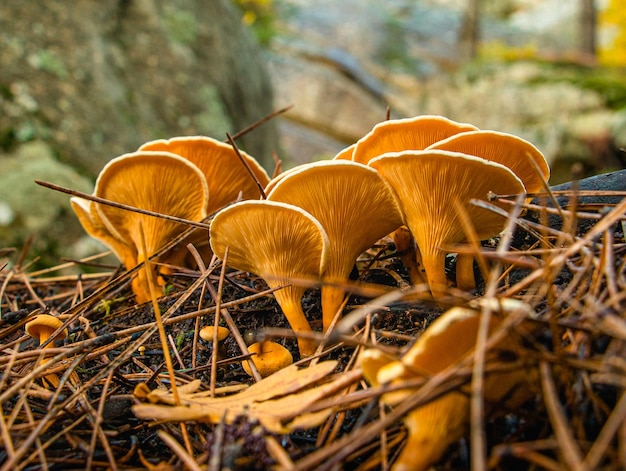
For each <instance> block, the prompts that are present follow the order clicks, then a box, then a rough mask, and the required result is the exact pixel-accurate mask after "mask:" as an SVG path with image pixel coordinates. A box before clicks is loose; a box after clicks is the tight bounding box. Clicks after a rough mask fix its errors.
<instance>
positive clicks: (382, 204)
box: [267, 160, 402, 279]
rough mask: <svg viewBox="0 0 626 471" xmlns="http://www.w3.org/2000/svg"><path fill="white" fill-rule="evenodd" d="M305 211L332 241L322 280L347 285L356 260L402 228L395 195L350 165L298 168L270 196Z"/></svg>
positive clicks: (362, 168)
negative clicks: (343, 281)
mask: <svg viewBox="0 0 626 471" xmlns="http://www.w3.org/2000/svg"><path fill="white" fill-rule="evenodd" d="M267 199H268V201H280V202H283V203H287V204H291V205H294V206H297V207H299V208H302V209H304V210H305V211H306V212H307V213H309V214H311V215H312V216H313V217H314V218H315V219H317V220H318V221H319V222H320V224H321V225H322V227H323V228H324V230H325V231H326V234H327V235H328V239H329V262H328V265H327V267H326V270H325V272H324V273H323V274H325V275H328V276H330V277H331V278H332V277H338V278H339V279H346V278H347V277H348V275H349V274H350V271H351V269H352V266H353V265H354V262H355V260H356V258H357V257H358V256H359V255H360V254H361V253H363V252H364V251H365V250H367V249H368V248H370V247H371V246H372V245H373V244H374V243H375V242H376V241H377V240H379V239H380V238H382V237H384V236H386V235H387V234H389V233H390V232H392V231H393V230H395V229H397V228H398V227H400V226H401V225H402V215H401V213H400V208H399V207H398V203H397V202H396V200H395V196H394V193H393V190H392V189H391V188H390V186H389V185H388V184H387V183H386V182H385V181H384V180H383V179H382V178H381V176H380V175H379V174H378V172H377V171H376V170H374V169H373V168H371V167H368V166H366V165H362V164H359V163H357V162H351V161H349V160H323V161H319V162H313V163H310V164H304V165H300V166H298V167H295V168H294V169H292V171H290V172H289V173H287V174H286V175H285V176H284V177H283V178H282V179H280V180H279V181H278V182H277V183H276V184H275V185H274V186H273V188H272V189H271V191H270V192H269V193H268V195H267Z"/></svg>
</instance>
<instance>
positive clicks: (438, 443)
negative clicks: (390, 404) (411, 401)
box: [392, 392, 469, 471]
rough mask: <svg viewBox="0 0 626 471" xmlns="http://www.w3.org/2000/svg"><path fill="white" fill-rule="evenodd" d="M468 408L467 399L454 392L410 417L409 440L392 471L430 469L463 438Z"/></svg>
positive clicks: (408, 426)
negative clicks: (449, 448)
mask: <svg viewBox="0 0 626 471" xmlns="http://www.w3.org/2000/svg"><path fill="white" fill-rule="evenodd" d="M468 408H469V401H468V399H467V397H466V396H464V395H463V394H460V393H454V392H453V393H449V394H446V395H445V396H443V397H441V398H439V399H436V400H434V401H433V402H429V403H428V404H425V405H423V406H421V407H419V408H417V409H415V410H414V411H412V412H411V413H409V414H408V415H407V416H406V417H405V419H404V424H405V425H406V426H407V428H408V431H409V436H408V438H407V441H406V444H405V445H404V448H403V449H402V452H401V453H400V456H399V457H398V459H397V460H396V462H395V463H394V465H393V467H392V471H409V470H412V471H421V470H427V469H429V467H430V466H431V465H432V464H433V463H435V462H436V461H437V460H438V459H439V458H440V457H441V456H442V455H443V453H444V452H445V450H446V448H448V446H449V445H450V444H451V443H453V442H454V441H456V440H459V439H460V438H461V437H462V436H463V432H464V430H465V422H466V420H467V409H468Z"/></svg>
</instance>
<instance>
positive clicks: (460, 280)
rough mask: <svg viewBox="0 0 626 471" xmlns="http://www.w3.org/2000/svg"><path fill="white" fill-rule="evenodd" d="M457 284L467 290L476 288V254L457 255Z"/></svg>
mask: <svg viewBox="0 0 626 471" xmlns="http://www.w3.org/2000/svg"><path fill="white" fill-rule="evenodd" d="M456 286H457V288H459V289H462V290H465V291H473V290H475V289H476V278H475V277H474V256H473V255H472V254H461V253H460V254H458V255H457V257H456Z"/></svg>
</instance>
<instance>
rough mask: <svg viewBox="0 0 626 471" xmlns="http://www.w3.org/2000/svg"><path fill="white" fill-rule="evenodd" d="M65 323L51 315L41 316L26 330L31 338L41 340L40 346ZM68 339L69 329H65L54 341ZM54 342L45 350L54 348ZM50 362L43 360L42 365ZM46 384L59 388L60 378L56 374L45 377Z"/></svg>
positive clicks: (32, 321)
mask: <svg viewBox="0 0 626 471" xmlns="http://www.w3.org/2000/svg"><path fill="white" fill-rule="evenodd" d="M62 325H63V322H62V321H61V320H60V319H58V318H56V317H54V316H51V315H50V314H39V315H38V316H37V317H35V318H34V319H33V320H31V321H29V322H27V323H26V326H25V329H26V333H27V334H28V335H30V336H31V337H34V338H36V339H38V340H39V344H40V345H41V344H43V343H45V342H46V341H47V340H48V339H49V338H50V336H51V335H52V334H53V333H54V332H55V331H56V330H57V329H59V328H60V327H61V326H62ZM65 337H67V329H63V330H62V331H61V332H60V333H59V334H57V335H56V336H55V338H54V340H62V339H64V338H65ZM53 344H54V342H50V343H49V344H48V345H46V346H45V347H44V349H46V348H49V347H52V346H53ZM47 361H48V360H47V359H46V358H43V359H42V360H41V363H42V364H44V363H46V362H47ZM44 384H49V385H50V386H52V387H54V388H58V387H59V377H58V376H57V375H56V374H49V375H46V376H44Z"/></svg>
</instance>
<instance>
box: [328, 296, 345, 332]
mask: <svg viewBox="0 0 626 471" xmlns="http://www.w3.org/2000/svg"><path fill="white" fill-rule="evenodd" d="M345 298H346V291H345V290H344V289H343V288H339V287H337V286H323V287H322V322H323V326H324V332H326V331H327V330H328V329H329V327H330V325H331V324H332V323H333V320H334V319H335V316H336V315H337V312H338V311H339V310H340V309H341V305H342V304H343V302H344V300H345Z"/></svg>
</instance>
